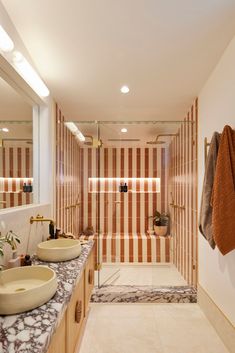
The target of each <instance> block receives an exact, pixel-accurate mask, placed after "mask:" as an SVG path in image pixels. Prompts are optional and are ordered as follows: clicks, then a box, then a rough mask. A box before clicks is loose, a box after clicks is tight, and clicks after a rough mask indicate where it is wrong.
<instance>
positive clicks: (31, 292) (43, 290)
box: [0, 266, 57, 315]
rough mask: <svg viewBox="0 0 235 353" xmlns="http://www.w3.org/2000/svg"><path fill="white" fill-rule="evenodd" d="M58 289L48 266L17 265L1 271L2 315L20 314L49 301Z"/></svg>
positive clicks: (53, 273) (0, 298) (0, 308)
mask: <svg viewBox="0 0 235 353" xmlns="http://www.w3.org/2000/svg"><path fill="white" fill-rule="evenodd" d="M56 290H57V279H56V273H55V271H53V270H52V269H50V268H49V267H47V266H25V267H16V268H11V269H9V270H5V271H2V272H1V273H0V315H10V314H18V313H22V312H24V311H28V310H32V309H35V308H37V307H38V306H40V305H43V304H45V303H46V302H48V301H49V300H50V299H51V298H52V297H53V295H54V294H55V292H56Z"/></svg>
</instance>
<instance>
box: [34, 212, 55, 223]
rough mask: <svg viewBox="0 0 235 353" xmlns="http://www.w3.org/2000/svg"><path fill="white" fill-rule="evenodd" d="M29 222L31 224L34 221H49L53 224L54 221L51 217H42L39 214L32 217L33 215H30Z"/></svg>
mask: <svg viewBox="0 0 235 353" xmlns="http://www.w3.org/2000/svg"><path fill="white" fill-rule="evenodd" d="M29 222H30V224H33V223H34V222H50V223H51V224H53V225H55V221H53V219H51V218H44V217H43V216H40V215H39V214H38V215H37V216H36V217H35V218H34V217H33V216H32V217H30V220H29Z"/></svg>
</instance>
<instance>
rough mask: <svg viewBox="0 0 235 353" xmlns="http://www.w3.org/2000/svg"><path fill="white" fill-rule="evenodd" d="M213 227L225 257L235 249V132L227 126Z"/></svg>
mask: <svg viewBox="0 0 235 353" xmlns="http://www.w3.org/2000/svg"><path fill="white" fill-rule="evenodd" d="M212 208H213V210H212V227H213V235H214V240H215V243H216V245H217V246H218V248H219V250H220V251H221V253H222V254H223V255H225V254H227V253H228V252H230V251H232V250H233V249H235V131H234V130H232V129H231V127H230V126H225V127H224V130H223V133H222V136H221V139H220V145H219V152H218V158H217V164H216V172H215V179H214V186H213V192H212Z"/></svg>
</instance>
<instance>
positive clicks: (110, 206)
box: [79, 148, 171, 262]
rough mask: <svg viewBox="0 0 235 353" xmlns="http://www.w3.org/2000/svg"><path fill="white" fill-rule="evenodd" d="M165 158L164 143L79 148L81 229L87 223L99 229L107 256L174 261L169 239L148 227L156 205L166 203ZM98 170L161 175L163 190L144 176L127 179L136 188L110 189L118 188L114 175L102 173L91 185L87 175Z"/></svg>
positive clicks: (162, 206)
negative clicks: (158, 144)
mask: <svg viewBox="0 0 235 353" xmlns="http://www.w3.org/2000/svg"><path fill="white" fill-rule="evenodd" d="M167 158H168V153H167V149H165V148H101V149H100V150H99V151H98V150H97V149H92V148H81V149H80V162H81V168H80V180H81V208H80V222H79V223H80V233H82V231H83V230H84V229H85V228H86V227H87V226H93V228H94V230H95V231H96V232H98V229H99V230H100V234H101V238H100V239H99V241H100V249H101V257H102V260H103V261H108V262H134V261H135V262H145V261H146V262H169V261H170V257H171V251H170V239H169V238H158V237H155V236H149V235H147V233H146V232H147V230H148V229H149V228H151V223H152V220H151V219H150V220H149V219H148V217H149V216H152V215H153V212H154V211H155V210H156V209H158V210H159V211H160V212H163V211H167V209H168V206H167V203H168V192H167V178H168V169H167ZM99 162H100V163H99ZM98 166H99V170H98ZM98 176H99V177H100V178H124V181H127V179H125V178H160V193H157V192H156V190H155V188H157V185H155V186H154V187H153V185H152V183H148V182H147V181H146V180H143V181H142V184H138V183H136V181H133V182H132V181H131V180H128V188H129V189H130V190H133V192H127V193H119V192H110V191H116V190H117V183H116V181H115V180H113V181H111V180H110V181H108V179H104V180H103V181H102V182H100V183H98V184H97V181H96V182H93V183H91V182H90V185H89V178H98ZM94 183H95V185H94ZM101 183H103V185H101ZM91 184H92V185H91ZM150 185H151V188H152V187H153V190H151V188H150ZM89 188H90V189H89ZM91 189H92V190H91ZM89 190H90V191H94V190H98V191H99V190H101V191H102V192H101V193H99V194H98V193H96V192H89ZM150 191H152V192H150ZM98 214H100V215H99V216H98Z"/></svg>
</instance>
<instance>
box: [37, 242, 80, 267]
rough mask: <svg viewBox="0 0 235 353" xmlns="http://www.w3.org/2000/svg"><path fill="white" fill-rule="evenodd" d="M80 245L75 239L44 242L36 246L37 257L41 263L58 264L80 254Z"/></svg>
mask: <svg viewBox="0 0 235 353" xmlns="http://www.w3.org/2000/svg"><path fill="white" fill-rule="evenodd" d="M81 250H82V247H81V243H80V241H79V240H75V239H55V240H48V241H44V242H42V243H40V244H38V246H37V256H38V258H39V259H40V260H42V261H50V262H60V261H68V260H72V259H75V258H76V257H78V256H79V255H80V254H81Z"/></svg>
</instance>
